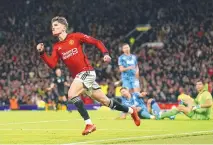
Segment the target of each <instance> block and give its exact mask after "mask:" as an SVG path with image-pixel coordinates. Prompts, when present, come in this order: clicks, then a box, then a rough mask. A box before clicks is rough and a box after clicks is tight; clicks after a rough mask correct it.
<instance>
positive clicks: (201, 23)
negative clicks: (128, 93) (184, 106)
mask: <svg viewBox="0 0 213 145" xmlns="http://www.w3.org/2000/svg"><path fill="white" fill-rule="evenodd" d="M0 11H1V12H2V13H0V18H1V23H0V106H1V105H6V104H9V99H10V98H13V97H15V98H17V100H18V102H19V104H35V103H36V100H37V98H38V96H42V97H43V98H45V100H46V101H48V102H51V100H53V98H55V97H56V96H57V93H55V91H51V92H46V91H45V88H47V87H49V85H50V83H51V80H52V78H53V77H54V71H53V70H51V69H49V68H48V67H47V66H46V65H45V64H44V63H43V62H42V61H41V59H40V58H39V55H38V53H37V52H36V49H35V46H36V44H37V43H39V42H43V43H44V44H45V47H46V51H47V52H48V53H49V54H50V52H51V50H52V43H54V42H55V41H56V39H55V38H53V37H52V36H51V31H50V30H51V27H50V21H51V18H52V17H54V16H57V15H60V16H65V17H66V18H67V19H68V22H69V24H70V25H69V32H83V33H85V34H88V35H91V36H93V37H95V38H97V39H100V40H101V41H102V42H103V43H104V44H105V45H106V47H107V48H108V49H109V51H110V55H111V56H112V62H111V64H105V63H103V61H102V55H101V53H100V52H98V49H97V48H95V47H94V46H89V45H84V48H85V50H86V52H87V54H88V57H89V59H90V61H91V63H92V65H93V66H94V67H95V70H96V73H97V81H98V82H99V83H100V84H101V87H102V88H103V89H104V92H105V93H106V94H107V95H108V97H115V96H116V97H118V96H119V92H118V90H119V89H118V88H119V85H118V86H116V85H115V82H117V81H119V80H120V73H119V71H118V65H117V60H118V57H119V55H121V53H122V52H121V44H122V43H124V42H127V43H129V39H130V38H129V37H125V36H126V34H127V33H128V32H129V31H131V30H132V29H134V28H135V26H136V25H138V24H150V25H151V27H152V29H150V30H149V31H147V32H143V35H141V37H140V38H138V39H137V40H136V41H135V42H134V43H131V51H132V53H133V54H136V55H137V56H138V61H139V68H140V76H141V77H140V83H141V88H142V90H146V91H148V92H149V93H150V96H153V97H154V98H155V99H156V100H157V101H160V102H175V101H177V96H178V93H179V92H178V88H179V87H180V86H183V87H184V88H185V89H186V91H187V93H188V94H189V95H191V96H195V95H196V91H195V88H194V82H195V80H196V79H197V78H204V79H205V80H206V81H207V82H209V84H210V85H211V82H212V80H213V78H212V76H213V55H212V54H213V43H212V41H213V13H212V11H213V1H211V0H206V1H194V0H188V1H184V0H173V1H170V0H164V1H158V0H143V1H141V0H135V1H131V0H125V1H113V0H104V1H99V0H92V1H86V0H54V1H52V0H45V1H43V0H19V1H12V0H8V1H0ZM132 37H135V36H132ZM146 42H162V43H163V44H164V47H163V48H157V47H148V46H146V45H143V44H145V43H146ZM58 67H60V68H62V69H63V73H64V75H65V76H66V79H67V81H68V82H72V78H71V77H70V74H69V72H68V71H67V69H66V68H65V67H64V65H63V64H62V63H61V62H60V63H59V64H58ZM83 98H84V97H83ZM86 98H87V97H85V98H84V99H85V101H86V100H87V99H86ZM88 102H90V103H91V101H88Z"/></svg>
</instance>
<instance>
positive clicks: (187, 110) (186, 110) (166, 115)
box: [160, 105, 191, 119]
mask: <svg viewBox="0 0 213 145" xmlns="http://www.w3.org/2000/svg"><path fill="white" fill-rule="evenodd" d="M179 112H183V113H184V114H185V115H188V114H189V113H190V112H191V107H185V106H182V105H181V106H178V107H177V108H174V109H172V110H171V111H167V112H164V113H162V114H161V116H160V119H164V118H170V117H171V116H174V115H177V114H178V113H179Z"/></svg>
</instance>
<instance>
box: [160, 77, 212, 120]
mask: <svg viewBox="0 0 213 145" xmlns="http://www.w3.org/2000/svg"><path fill="white" fill-rule="evenodd" d="M196 89H197V91H198V95H197V97H196V98H195V100H193V99H190V100H191V101H187V102H185V103H184V105H185V106H183V105H179V106H178V107H177V108H174V109H172V110H171V111H168V112H165V113H162V114H161V115H160V119H163V118H167V117H170V116H173V115H176V114H178V113H179V112H183V113H184V114H185V115H186V116H188V117H189V118H191V119H195V120H208V119H210V115H211V106H212V95H211V94H210V93H209V92H208V87H205V85H204V82H203V81H201V80H199V81H197V83H196Z"/></svg>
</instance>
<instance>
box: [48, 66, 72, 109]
mask: <svg viewBox="0 0 213 145" xmlns="http://www.w3.org/2000/svg"><path fill="white" fill-rule="evenodd" d="M55 74H56V77H55V78H54V81H53V83H51V85H50V87H49V88H47V90H48V91H50V90H52V89H54V87H55V86H57V93H58V98H56V100H55V103H56V110H58V106H59V103H61V104H64V105H65V106H66V107H67V110H68V105H67V98H66V95H65V86H67V87H70V84H68V83H67V81H66V78H65V77H64V76H62V73H61V69H60V68H57V69H56V71H55Z"/></svg>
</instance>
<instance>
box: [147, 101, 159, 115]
mask: <svg viewBox="0 0 213 145" xmlns="http://www.w3.org/2000/svg"><path fill="white" fill-rule="evenodd" d="M147 109H148V111H149V112H150V113H153V114H154V115H159V113H160V112H161V110H160V107H159V105H158V103H157V102H156V101H155V100H154V99H149V100H148V101H147Z"/></svg>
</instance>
